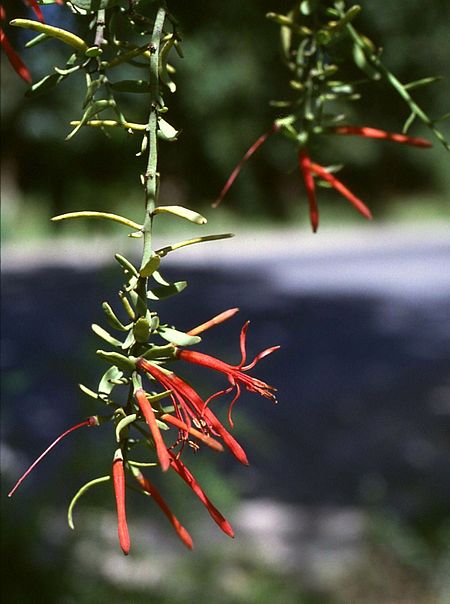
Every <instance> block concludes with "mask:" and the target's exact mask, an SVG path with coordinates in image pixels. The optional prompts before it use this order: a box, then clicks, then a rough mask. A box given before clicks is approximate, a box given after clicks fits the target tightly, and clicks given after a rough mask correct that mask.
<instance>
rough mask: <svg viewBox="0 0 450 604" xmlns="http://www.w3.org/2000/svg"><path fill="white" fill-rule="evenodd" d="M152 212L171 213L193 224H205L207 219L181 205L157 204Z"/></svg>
mask: <svg viewBox="0 0 450 604" xmlns="http://www.w3.org/2000/svg"><path fill="white" fill-rule="evenodd" d="M153 214H154V215H155V214H173V215H174V216H178V218H184V220H189V221H190V222H195V224H206V223H207V222H208V221H207V220H206V218H205V217H204V216H202V215H201V214H199V213H198V212H194V211H193V210H189V209H188V208H184V207H183V206H158V207H157V208H155V209H154V210H153Z"/></svg>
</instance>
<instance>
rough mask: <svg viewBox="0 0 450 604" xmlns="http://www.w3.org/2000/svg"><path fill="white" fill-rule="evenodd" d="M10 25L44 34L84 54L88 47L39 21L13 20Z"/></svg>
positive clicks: (62, 30) (73, 35) (76, 37)
mask: <svg viewBox="0 0 450 604" xmlns="http://www.w3.org/2000/svg"><path fill="white" fill-rule="evenodd" d="M10 25H13V26H14V27H23V28H24V29H31V30H32V31H37V32H38V33H42V34H46V35H47V36H49V37H50V38H56V39H58V40H60V41H61V42H64V43H65V44H68V45H69V46H72V47H73V48H75V49H76V50H77V51H79V52H85V51H86V50H87V49H88V45H87V44H86V42H85V41H84V40H82V39H81V38H79V37H78V36H76V35H75V34H73V33H71V32H70V31H66V30H65V29H61V28H60V27H53V26H52V25H47V24H46V23H41V22H40V21H33V20H32V19H13V20H12V21H11V22H10Z"/></svg>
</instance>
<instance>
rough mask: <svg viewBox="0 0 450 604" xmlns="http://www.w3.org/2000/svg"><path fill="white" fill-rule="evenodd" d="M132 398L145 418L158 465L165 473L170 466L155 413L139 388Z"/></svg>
mask: <svg viewBox="0 0 450 604" xmlns="http://www.w3.org/2000/svg"><path fill="white" fill-rule="evenodd" d="M134 396H135V398H136V401H137V404H138V405H139V409H140V410H141V413H142V415H143V416H144V417H145V421H146V422H147V425H148V427H149V428H150V432H151V433H152V436H153V440H154V441H155V447H156V455H157V456H158V459H159V463H160V464H161V469H162V471H163V472H166V471H167V470H168V469H169V466H170V458H169V454H168V452H167V447H166V445H165V443H164V440H163V438H162V436H161V432H160V430H159V427H158V424H157V423H156V417H155V413H154V411H153V409H152V406H151V404H150V402H149V400H148V398H147V395H146V394H145V391H144V390H142V389H141V388H139V389H138V390H136V391H135V393H134Z"/></svg>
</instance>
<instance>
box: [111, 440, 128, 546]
mask: <svg viewBox="0 0 450 604" xmlns="http://www.w3.org/2000/svg"><path fill="white" fill-rule="evenodd" d="M112 472H113V484H114V494H115V496H116V506H117V533H118V536H119V543H120V547H121V548H122V551H123V553H124V554H125V556H127V555H128V553H129V551H130V547H131V544H130V535H129V532H128V524H127V515H126V508H125V472H124V468H123V457H122V451H121V450H120V449H117V451H116V452H115V454H114V460H113V467H112Z"/></svg>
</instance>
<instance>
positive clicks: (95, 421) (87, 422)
mask: <svg viewBox="0 0 450 604" xmlns="http://www.w3.org/2000/svg"><path fill="white" fill-rule="evenodd" d="M98 425H99V421H98V417H97V416H95V415H92V416H91V417H88V419H86V420H85V421H84V422H80V423H79V424H75V426H72V427H71V428H69V429H68V430H66V431H65V432H63V433H62V434H60V435H59V436H58V437H57V438H55V440H54V441H53V442H52V444H51V445H49V446H48V447H47V448H46V449H45V451H43V452H42V453H41V454H40V455H39V457H38V458H37V459H36V460H35V461H33V463H32V464H31V466H30V467H29V468H28V469H27V470H26V471H25V472H24V473H23V474H22V476H21V477H20V478H19V480H18V481H17V482H16V484H15V485H14V487H13V488H12V489H11V491H10V492H9V493H8V497H12V496H13V495H14V493H15V492H16V491H17V489H18V488H19V487H20V485H21V484H22V482H23V481H24V480H25V478H26V477H27V476H28V475H29V474H31V472H32V471H33V470H34V468H35V467H36V466H37V465H38V463H40V462H41V461H42V460H43V459H44V457H45V456H46V455H47V453H50V451H51V450H52V449H53V447H56V445H57V444H58V443H59V442H61V441H62V440H63V439H64V438H65V437H66V436H68V435H69V434H71V433H72V432H75V430H78V429H79V428H84V427H85V426H98Z"/></svg>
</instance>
